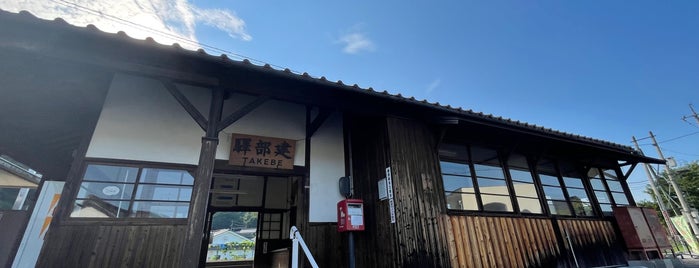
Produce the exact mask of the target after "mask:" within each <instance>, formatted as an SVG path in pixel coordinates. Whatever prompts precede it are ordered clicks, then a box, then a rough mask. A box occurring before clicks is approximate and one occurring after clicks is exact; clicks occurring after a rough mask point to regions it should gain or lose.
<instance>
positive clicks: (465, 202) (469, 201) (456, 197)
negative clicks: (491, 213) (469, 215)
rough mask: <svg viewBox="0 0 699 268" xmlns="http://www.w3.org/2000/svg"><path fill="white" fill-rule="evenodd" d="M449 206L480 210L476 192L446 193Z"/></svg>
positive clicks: (449, 207)
mask: <svg viewBox="0 0 699 268" xmlns="http://www.w3.org/2000/svg"><path fill="white" fill-rule="evenodd" d="M445 197H446V199H447V208H448V209H454V210H478V203H477V202H476V195H475V194H462V193H449V192H447V193H445Z"/></svg>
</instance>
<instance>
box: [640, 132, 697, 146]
mask: <svg viewBox="0 0 699 268" xmlns="http://www.w3.org/2000/svg"><path fill="white" fill-rule="evenodd" d="M696 134H699V131H695V132H692V133H688V134H684V135H681V136H677V137H674V138H671V139H667V140H663V141H659V142H658V144H660V143H666V142H671V141H675V140H678V139H681V138H686V137H689V136H692V135H696ZM648 138H650V137H645V138H642V139H638V140H643V139H648ZM641 145H653V144H652V143H644V144H641Z"/></svg>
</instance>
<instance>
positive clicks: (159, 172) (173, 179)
mask: <svg viewBox="0 0 699 268" xmlns="http://www.w3.org/2000/svg"><path fill="white" fill-rule="evenodd" d="M141 182H143V183H160V184H182V185H192V184H194V177H192V174H189V172H187V171H185V170H172V169H155V168H144V169H143V172H142V173H141Z"/></svg>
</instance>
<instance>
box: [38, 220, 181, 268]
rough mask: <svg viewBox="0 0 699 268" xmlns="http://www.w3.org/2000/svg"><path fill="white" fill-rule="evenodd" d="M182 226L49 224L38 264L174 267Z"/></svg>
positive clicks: (48, 265) (45, 265)
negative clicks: (51, 225) (50, 225)
mask: <svg viewBox="0 0 699 268" xmlns="http://www.w3.org/2000/svg"><path fill="white" fill-rule="evenodd" d="M185 230H186V226H185V225H104V224H101V225H98V224H95V225H63V226H56V227H52V229H50V231H49V233H48V234H47V236H46V243H45V244H44V248H43V249H42V252H41V256H40V257H39V261H38V263H37V267H99V268H108V267H176V266H178V265H179V264H180V257H181V255H182V254H181V250H182V241H183V240H184V233H185Z"/></svg>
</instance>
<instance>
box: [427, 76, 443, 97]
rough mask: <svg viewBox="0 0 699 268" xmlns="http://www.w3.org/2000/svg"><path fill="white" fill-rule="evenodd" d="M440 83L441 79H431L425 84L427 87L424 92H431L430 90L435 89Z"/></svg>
mask: <svg viewBox="0 0 699 268" xmlns="http://www.w3.org/2000/svg"><path fill="white" fill-rule="evenodd" d="M440 84H442V79H439V78H437V79H435V80H433V81H432V83H430V84H429V85H427V89H426V90H425V92H427V94H430V93H432V91H434V90H435V89H437V88H438V87H439V85H440Z"/></svg>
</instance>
